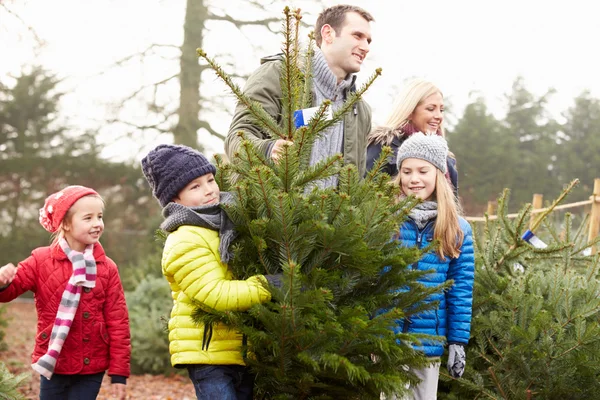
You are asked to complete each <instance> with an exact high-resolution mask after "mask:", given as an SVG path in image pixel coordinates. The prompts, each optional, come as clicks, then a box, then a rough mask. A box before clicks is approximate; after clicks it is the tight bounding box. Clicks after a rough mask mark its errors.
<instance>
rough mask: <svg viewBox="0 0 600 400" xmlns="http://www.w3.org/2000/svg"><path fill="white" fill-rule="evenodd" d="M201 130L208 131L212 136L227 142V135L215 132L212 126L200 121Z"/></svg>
mask: <svg viewBox="0 0 600 400" xmlns="http://www.w3.org/2000/svg"><path fill="white" fill-rule="evenodd" d="M200 128H204V129H206V130H207V131H208V132H209V133H210V134H211V135H213V136H216V137H218V138H219V139H221V140H225V135H221V134H220V133H219V132H217V131H215V130H214V129H213V128H212V126H210V124H209V123H208V122H206V121H200Z"/></svg>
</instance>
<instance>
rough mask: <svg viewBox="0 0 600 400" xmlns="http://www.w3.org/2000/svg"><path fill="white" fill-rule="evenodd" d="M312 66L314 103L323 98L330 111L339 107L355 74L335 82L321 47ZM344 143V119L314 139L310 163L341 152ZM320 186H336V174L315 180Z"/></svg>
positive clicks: (317, 103)
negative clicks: (329, 104) (328, 103)
mask: <svg viewBox="0 0 600 400" xmlns="http://www.w3.org/2000/svg"><path fill="white" fill-rule="evenodd" d="M312 66H313V89H314V94H315V98H314V103H315V104H314V105H315V106H319V105H321V103H322V102H323V101H324V100H327V99H329V100H331V108H332V113H333V112H335V111H337V110H338V109H340V108H341V107H342V106H343V105H344V101H345V100H346V96H345V93H346V91H347V90H348V89H350V87H351V86H352V85H353V84H354V81H355V80H356V75H353V74H348V76H347V77H346V79H344V80H343V81H341V82H340V83H339V84H338V83H337V77H336V76H335V75H334V74H333V72H331V69H330V68H329V64H327V60H326V59H325V56H324V55H323V53H322V52H321V49H319V48H315V55H314V57H313V59H312ZM343 143H344V120H343V119H342V120H341V121H340V122H338V123H337V124H335V125H334V126H332V127H330V128H329V129H327V130H326V131H325V132H323V133H322V136H320V137H318V138H317V140H316V141H315V143H314V145H313V148H312V153H311V155H310V165H315V164H316V163H318V162H319V161H322V160H324V159H326V158H327V157H330V156H332V155H334V154H338V153H343V151H344V150H343ZM315 183H316V184H317V185H318V186H319V187H320V188H327V187H337V185H338V176H337V175H335V176H330V177H328V178H325V179H321V180H318V181H317V182H315Z"/></svg>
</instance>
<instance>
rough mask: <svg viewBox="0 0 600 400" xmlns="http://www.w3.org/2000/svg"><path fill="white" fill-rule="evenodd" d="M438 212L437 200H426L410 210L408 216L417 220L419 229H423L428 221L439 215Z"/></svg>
mask: <svg viewBox="0 0 600 400" xmlns="http://www.w3.org/2000/svg"><path fill="white" fill-rule="evenodd" d="M437 213H438V210H437V202H435V201H424V202H422V203H419V204H417V205H416V206H415V207H414V208H413V209H412V210H410V213H409V214H408V216H409V217H410V219H412V220H413V221H415V224H417V227H418V228H419V229H423V228H424V227H425V225H427V222H429V221H430V220H432V219H435V218H436V217H437Z"/></svg>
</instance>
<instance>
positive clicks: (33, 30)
mask: <svg viewBox="0 0 600 400" xmlns="http://www.w3.org/2000/svg"><path fill="white" fill-rule="evenodd" d="M0 7H2V8H3V9H4V10H6V12H7V13H9V14H10V15H12V16H13V17H15V18H16V19H18V20H19V22H21V23H22V24H23V25H24V26H25V27H26V28H27V30H28V31H29V33H31V35H32V36H33V38H34V40H35V41H36V42H37V44H38V46H40V47H43V46H45V45H46V42H45V41H44V40H43V39H42V38H40V37H39V36H38V34H37V32H36V31H35V29H33V27H32V26H31V25H29V24H27V23H26V22H25V21H23V18H21V17H20V16H19V15H18V14H17V13H15V12H14V11H13V10H11V9H10V8H8V7H7V6H6V4H4V3H3V2H2V1H0Z"/></svg>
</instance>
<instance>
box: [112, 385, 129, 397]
mask: <svg viewBox="0 0 600 400" xmlns="http://www.w3.org/2000/svg"><path fill="white" fill-rule="evenodd" d="M111 386H112V395H113V397H114V398H115V399H118V400H125V399H126V398H127V386H126V385H124V384H122V383H113V384H112V385H111Z"/></svg>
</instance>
